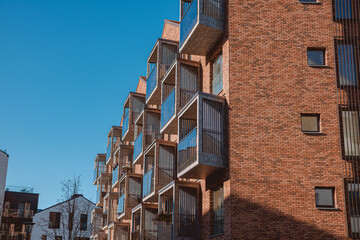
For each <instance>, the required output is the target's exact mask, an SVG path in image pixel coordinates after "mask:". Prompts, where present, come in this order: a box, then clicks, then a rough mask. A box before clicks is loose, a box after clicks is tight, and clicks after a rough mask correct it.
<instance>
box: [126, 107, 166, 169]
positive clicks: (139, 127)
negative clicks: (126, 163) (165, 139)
mask: <svg viewBox="0 0 360 240" xmlns="http://www.w3.org/2000/svg"><path fill="white" fill-rule="evenodd" d="M160 112H161V111H160V110H158V109H151V108H145V109H144V111H143V112H142V113H141V114H140V116H139V117H138V119H137V120H136V122H135V125H136V127H135V135H136V134H137V133H138V132H140V133H139V134H138V136H137V138H136V140H135V142H134V160H133V164H143V157H144V154H143V153H144V151H146V149H147V148H148V147H149V146H150V145H151V144H152V143H153V142H154V141H155V140H156V139H160V138H161V135H160Z"/></svg>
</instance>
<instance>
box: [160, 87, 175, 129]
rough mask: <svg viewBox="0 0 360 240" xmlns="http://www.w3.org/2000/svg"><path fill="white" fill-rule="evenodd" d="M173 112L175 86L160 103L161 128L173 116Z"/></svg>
mask: <svg viewBox="0 0 360 240" xmlns="http://www.w3.org/2000/svg"><path fill="white" fill-rule="evenodd" d="M174 114H175V88H174V89H173V90H172V91H171V92H170V94H169V95H168V96H167V98H166V99H165V101H164V103H163V104H162V105H161V122H160V124H161V126H160V128H163V127H164V126H165V125H166V123H167V122H168V121H169V120H170V119H171V118H172V117H173V116H174Z"/></svg>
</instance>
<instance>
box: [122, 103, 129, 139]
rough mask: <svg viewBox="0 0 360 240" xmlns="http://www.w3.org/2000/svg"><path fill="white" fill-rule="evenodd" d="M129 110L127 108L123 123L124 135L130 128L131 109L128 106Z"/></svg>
mask: <svg viewBox="0 0 360 240" xmlns="http://www.w3.org/2000/svg"><path fill="white" fill-rule="evenodd" d="M126 109H127V110H125V117H124V120H123V125H122V136H121V137H124V135H125V133H126V132H127V130H128V129H129V109H128V108H126Z"/></svg>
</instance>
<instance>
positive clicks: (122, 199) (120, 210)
mask: <svg viewBox="0 0 360 240" xmlns="http://www.w3.org/2000/svg"><path fill="white" fill-rule="evenodd" d="M124 207H125V194H123V195H121V196H120V197H119V204H118V213H119V214H122V213H124Z"/></svg>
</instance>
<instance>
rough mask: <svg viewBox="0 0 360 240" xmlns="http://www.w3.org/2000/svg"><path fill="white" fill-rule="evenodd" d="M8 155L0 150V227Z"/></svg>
mask: <svg viewBox="0 0 360 240" xmlns="http://www.w3.org/2000/svg"><path fill="white" fill-rule="evenodd" d="M8 161H9V154H7V153H6V152H4V151H2V150H0V226H1V222H2V221H1V220H2V214H3V209H2V208H3V205H4V196H5V185H6V174H7V168H8Z"/></svg>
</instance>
